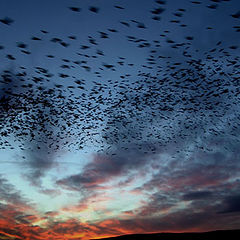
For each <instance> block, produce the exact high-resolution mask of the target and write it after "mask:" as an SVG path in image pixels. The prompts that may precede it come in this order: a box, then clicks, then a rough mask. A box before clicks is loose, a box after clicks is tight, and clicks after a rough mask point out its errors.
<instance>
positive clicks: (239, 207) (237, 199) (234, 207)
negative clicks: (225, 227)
mask: <svg viewBox="0 0 240 240" xmlns="http://www.w3.org/2000/svg"><path fill="white" fill-rule="evenodd" d="M223 205H224V206H225V209H224V210H223V211H221V212H219V213H238V212H240V195H232V196H227V197H226V198H225V199H224V201H223Z"/></svg>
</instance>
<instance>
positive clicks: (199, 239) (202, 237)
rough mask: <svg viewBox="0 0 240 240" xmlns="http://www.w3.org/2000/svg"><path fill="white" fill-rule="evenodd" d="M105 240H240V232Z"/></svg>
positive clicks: (160, 234)
mask: <svg viewBox="0 0 240 240" xmlns="http://www.w3.org/2000/svg"><path fill="white" fill-rule="evenodd" d="M103 239H104V240H188V239H189V240H195V239H196V240H208V239H211V240H212V239H213V240H215V239H216V240H217V239H227V240H234V239H236V240H237V239H240V230H226V231H223V230H221V231H213V232H204V233H154V234H133V235H125V236H119V237H111V238H103Z"/></svg>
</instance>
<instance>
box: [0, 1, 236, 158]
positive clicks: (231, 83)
mask: <svg viewBox="0 0 240 240" xmlns="http://www.w3.org/2000/svg"><path fill="white" fill-rule="evenodd" d="M225 2H226V3H225ZM228 2H230V3H231V0H211V1H210V0H209V4H207V5H206V4H205V3H206V1H205V2H202V1H189V6H191V7H192V6H196V7H197V8H198V7H199V8H200V7H201V8H204V9H207V10H209V11H213V12H212V13H211V14H213V15H214V14H215V13H214V12H217V11H218V7H219V6H220V5H221V4H229V3H228ZM108 4H112V3H108ZM154 4H155V7H154V8H153V9H147V10H146V15H150V16H151V21H153V22H154V24H156V23H159V26H161V22H162V19H163V18H164V17H165V15H163V14H164V13H165V12H166V10H167V8H168V2H167V1H163V0H156V1H155V2H154ZM111 7H112V11H122V12H124V11H125V10H126V9H127V6H122V5H114V4H112V6H111ZM66 11H69V12H71V13H72V14H81V12H82V11H90V12H91V13H92V14H98V15H100V14H101V8H100V7H98V6H89V8H88V9H81V8H80V7H78V6H69V7H68V8H66ZM187 14H188V9H187V8H179V9H176V11H175V12H173V13H170V15H171V18H172V19H170V21H169V24H174V25H175V28H176V29H178V30H179V29H180V30H181V29H185V30H184V31H187V29H188V27H189V35H187V36H184V37H183V38H182V37H179V38H178V37H177V35H176V37H175V38H174V37H169V36H170V35H171V34H172V33H171V31H169V30H162V29H163V28H161V29H160V30H159V32H160V33H159V37H158V38H156V39H153V37H152V36H149V35H148V34H146V35H145V36H146V37H145V38H139V37H138V36H137V34H136V36H135V34H134V33H136V32H137V31H147V30H148V29H149V28H151V26H148V24H147V23H145V22H144V20H143V21H142V20H141V21H138V20H132V19H131V17H130V16H129V20H126V16H125V18H124V20H121V19H120V20H119V22H116V23H115V27H114V28H111V27H109V26H106V29H103V30H101V31H99V32H96V33H93V34H92V36H86V42H88V44H78V47H77V48H75V47H74V46H75V45H74V44H75V43H77V41H78V37H77V36H76V35H75V34H73V35H71V36H66V38H65V39H61V38H58V37H57V36H53V35H52V34H51V32H49V31H48V30H43V29H42V30H39V34H38V35H36V36H31V38H30V39H29V43H24V42H20V41H16V46H13V48H15V50H14V51H16V52H17V51H20V52H21V53H22V54H23V55H25V56H26V57H28V56H30V55H31V54H32V53H31V50H30V46H29V44H31V43H33V42H40V41H48V44H56V45H58V48H61V47H63V48H66V49H69V54H71V55H72V56H73V57H72V58H71V59H66V58H63V59H62V58H61V56H57V54H50V53H49V54H48V55H46V56H45V57H46V59H47V61H53V59H61V60H60V61H61V65H60V66H58V68H59V69H60V71H59V73H55V72H53V71H52V70H51V69H46V68H45V67H43V66H35V67H34V72H31V73H29V72H30V71H29V69H28V66H23V65H21V64H20V63H19V62H18V59H17V57H16V56H15V55H14V54H12V53H9V52H7V50H6V48H5V46H4V45H1V44H0V45H1V46H0V52H1V54H4V56H5V58H6V61H9V62H15V63H16V65H17V66H18V67H17V68H16V69H14V70H12V69H5V70H2V72H1V78H0V121H1V122H0V148H1V149H14V148H16V147H17V148H19V149H22V150H25V149H27V148H31V147H32V146H33V145H31V144H28V143H31V142H34V143H35V146H37V148H39V149H40V148H41V147H42V144H43V143H44V144H45V145H46V146H47V147H48V149H52V150H51V151H57V150H59V149H62V148H65V149H68V150H82V149H84V147H85V146H90V147H91V146H95V147H96V148H97V149H98V151H104V152H105V153H107V154H111V153H112V151H113V148H115V147H122V148H123V149H125V150H128V147H129V146H131V147H133V146H135V147H136V148H138V149H139V151H143V152H145V153H147V152H152V153H155V152H157V151H158V150H157V149H158V147H159V146H161V147H162V146H164V145H166V144H168V143H177V142H178V141H179V140H181V139H188V138H192V137H194V138H195V139H196V138H197V137H198V136H200V137H206V136H207V135H208V136H209V135H211V136H223V135H224V134H229V135H231V136H232V138H234V139H236V140H238V130H239V120H240V114H239V111H238V110H239V107H238V104H239V98H240V87H239V86H240V85H239V83H240V64H239V57H240V55H239V49H238V46H237V45H227V44H228V43H225V42H224V40H219V41H217V42H216V43H215V46H211V48H209V49H207V50H206V51H205V50H204V51H203V50H202V49H197V48H196V45H195V44H194V41H195V37H194V36H192V35H191V30H190V27H192V26H189V25H191V23H188V24H185V23H184V18H185V15H187ZM93 17H94V16H93ZM226 17H227V18H231V19H233V20H234V21H235V22H236V24H235V25H233V26H229V28H231V31H235V32H237V33H238V32H239V34H240V11H237V10H236V12H233V13H232V15H229V16H226ZM0 18H1V19H0V27H1V28H2V27H8V28H11V26H12V25H14V24H15V20H13V19H12V18H11V16H9V17H5V16H0ZM143 19H144V18H143ZM112 24H113V23H112ZM210 25H211V24H210ZM210 25H209V26H205V29H206V31H217V30H216V29H214V28H213V27H211V26H210ZM125 28H129V29H130V28H132V29H134V30H132V33H133V34H131V35H126V34H124V33H125ZM143 34H144V32H143ZM115 36H117V38H118V39H121V40H123V41H125V42H127V43H128V44H130V45H131V47H132V48H133V49H135V50H134V51H144V52H146V51H147V52H148V55H147V57H146V59H145V62H144V63H142V64H139V63H138V62H136V63H134V62H133V61H130V60H129V59H128V56H118V57H117V58H115V59H112V61H111V62H109V58H108V57H107V56H106V53H105V52H104V50H103V49H101V46H105V47H106V45H107V44H108V42H107V41H108V39H111V37H115ZM171 36H173V35H171ZM239 37H240V35H239ZM46 39H47V40H46ZM72 43H74V44H73V45H74V46H72ZM162 48H164V51H162V52H161V49H162ZM166 49H169V50H166ZM168 51H169V52H168ZM3 52H4V53H3ZM176 56H177V57H176ZM123 67H124V68H123ZM122 69H124V73H123V70H122ZM76 71H77V72H79V73H83V74H82V75H84V73H86V74H87V75H86V76H92V78H91V77H89V78H88V79H87V78H81V77H79V75H76V74H75V73H76ZM106 72H107V73H109V72H110V73H118V75H119V77H118V78H115V79H109V77H106V75H105V73H106ZM226 128H227V129H228V131H227V132H226ZM149 142H150V143H151V144H150V147H149V148H148V147H147V146H148V145H147V143H149Z"/></svg>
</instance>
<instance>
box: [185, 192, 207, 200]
mask: <svg viewBox="0 0 240 240" xmlns="http://www.w3.org/2000/svg"><path fill="white" fill-rule="evenodd" d="M211 196H212V192H210V191H197V192H189V193H186V194H184V195H183V197H182V198H183V200H185V201H191V200H198V199H206V198H209V197H211Z"/></svg>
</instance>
